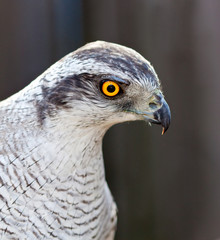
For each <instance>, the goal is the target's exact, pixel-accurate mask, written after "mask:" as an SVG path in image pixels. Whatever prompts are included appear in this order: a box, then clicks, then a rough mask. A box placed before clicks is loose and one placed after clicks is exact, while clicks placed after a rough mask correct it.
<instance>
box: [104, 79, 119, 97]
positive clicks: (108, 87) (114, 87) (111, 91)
mask: <svg viewBox="0 0 220 240" xmlns="http://www.w3.org/2000/svg"><path fill="white" fill-rule="evenodd" d="M119 90H120V87H119V85H118V84H117V83H116V82H113V81H106V82H104V83H103V85H102V92H103V93H104V94H105V95H106V96H108V97H114V96H116V95H117V94H118V93H119Z"/></svg>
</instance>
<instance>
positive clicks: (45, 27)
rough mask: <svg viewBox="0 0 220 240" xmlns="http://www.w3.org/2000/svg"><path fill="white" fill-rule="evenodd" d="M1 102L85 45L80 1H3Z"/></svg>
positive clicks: (0, 10) (0, 16) (0, 4)
mask: <svg viewBox="0 0 220 240" xmlns="http://www.w3.org/2000/svg"><path fill="white" fill-rule="evenodd" d="M0 32H1V36H0V99H4V98H5V97H7V96H9V95H11V94H12V93H14V92H17V91H18V90H20V89H21V88H23V87H24V86H26V85H27V84H28V83H30V82H31V81H32V80H33V79H34V78H35V77H37V76H38V75H39V74H41V73H42V72H43V71H44V70H46V68H48V67H49V66H50V65H51V64H52V63H54V62H55V61H57V60H59V58H61V57H63V56H64V55H65V54H67V53H69V52H71V51H73V50H75V49H76V48H77V47H79V46H81V45H82V44H83V39H84V37H83V22H82V2H81V1H80V0H65V1H59V0H48V1H44V0H38V1H35V0H29V1H27V0H19V1H17V0H11V1H7V0H1V1H0Z"/></svg>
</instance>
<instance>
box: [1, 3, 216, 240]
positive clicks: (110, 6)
mask: <svg viewBox="0 0 220 240" xmlns="http://www.w3.org/2000/svg"><path fill="white" fill-rule="evenodd" d="M219 12H220V2H219V0H209V1H207V0H194V1H193V0H191V1H190V0H178V1H171V0H135V1H134V0H111V1H107V0H84V1H80V0H65V1H60V0H37V1H36V0H10V1H9V0H0V98H1V99H4V98H5V97H7V96H9V95H11V94H12V93H14V92H16V91H18V90H19V89H21V88H23V87H24V86H25V85H27V84H28V83H29V82H31V81H32V80H33V79H34V78H35V77H37V76H38V75H39V74H40V73H41V72H42V71H44V70H45V69H46V68H47V67H49V66H50V65H51V64H52V63H54V62H55V61H57V60H58V59H59V58H61V57H62V56H64V55H65V54H67V53H68V52H70V51H73V50H74V49H76V48H77V47H79V46H81V45H83V44H84V43H86V42H90V41H93V40H97V39H100V40H106V41H112V42H116V43H120V44H123V45H126V46H129V47H132V48H134V49H136V50H137V51H139V52H140V53H141V54H142V55H144V56H145V57H146V58H147V59H148V60H150V61H151V62H152V63H153V65H154V67H155V69H156V71H157V73H158V75H159V77H160V78H161V81H162V84H163V89H164V92H165V95H166V99H167V101H168V103H169V105H170V107H171V110H172V125H171V127H170V130H169V131H168V132H167V134H166V135H165V136H163V137H161V136H160V129H159V127H157V126H154V127H152V128H149V127H147V126H146V124H144V123H141V122H137V123H129V124H122V125H118V126H115V127H113V128H112V129H111V130H110V131H109V132H108V133H107V135H106V137H105V140H104V155H105V165H106V172H107V173H106V175H107V179H108V182H109V185H110V188H111V190H112V192H113V195H114V196H115V199H116V201H117V204H118V208H119V223H118V231H117V237H116V239H117V240H134V239H135V240H136V239H137V240H139V239H140V240H141V239H144V240H217V239H219V238H220V186H219V185H220V145H219V142H220V124H219V118H220V112H219V102H220V93H219V90H220V79H219V76H220V27H219V23H220V14H219Z"/></svg>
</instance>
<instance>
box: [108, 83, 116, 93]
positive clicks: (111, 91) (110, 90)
mask: <svg viewBox="0 0 220 240" xmlns="http://www.w3.org/2000/svg"><path fill="white" fill-rule="evenodd" d="M107 90H108V92H110V93H113V92H114V91H115V86H114V85H109V86H108V87H107Z"/></svg>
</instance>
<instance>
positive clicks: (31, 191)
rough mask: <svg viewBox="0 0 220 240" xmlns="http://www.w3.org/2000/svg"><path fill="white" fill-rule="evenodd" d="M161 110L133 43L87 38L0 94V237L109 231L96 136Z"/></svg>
mask: <svg viewBox="0 0 220 240" xmlns="http://www.w3.org/2000/svg"><path fill="white" fill-rule="evenodd" d="M134 120H145V121H147V122H149V123H157V124H161V125H162V128H163V132H165V131H166V130H167V129H168V127H169V124H170V110H169V107H168V104H167V103H166V101H165V99H164V96H163V93H162V90H161V86H160V82H159V80H158V77H157V74H156V72H155V70H154V69H153V67H152V66H151V65H150V63H149V62H148V61H147V60H145V59H144V58H143V57H142V56H141V55H140V54H138V53H137V52H136V51H134V50H132V49H130V48H127V47H124V46H120V45H117V44H113V43H108V42H103V41H97V42H93V43H89V44H87V45H85V46H83V47H81V48H79V49H78V50H76V51H74V52H72V53H70V54H68V55H67V56H65V57H64V58H62V59H61V60H60V61H58V62H56V63H55V64H54V65H52V66H51V67H50V68H49V69H48V70H46V71H45V72H44V73H43V74H42V75H40V76H39V77H38V78H36V79H35V80H34V81H33V82H32V83H30V85H28V86H27V87H25V88H24V89H23V90H21V91H20V92H18V93H16V94H15V95H13V96H11V97H9V98H8V99H6V100H4V101H2V102H1V103H0V239H4V240H5V239H27V240H34V239H47V240H48V239H53V240H54V239H62V240H68V239H71V240H78V239H81V240H82V239H85V240H90V239H96V240H112V239H114V234H115V228H116V221H117V217H116V213H117V209H116V205H115V203H114V200H113V198H112V195H111V193H110V190H109V188H108V185H107V183H106V180H105V171H104V164H103V155H102V139H103V136H104V134H105V132H106V131H107V130H108V129H109V128H110V127H111V126H112V125H114V124H117V123H120V122H125V121H134Z"/></svg>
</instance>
